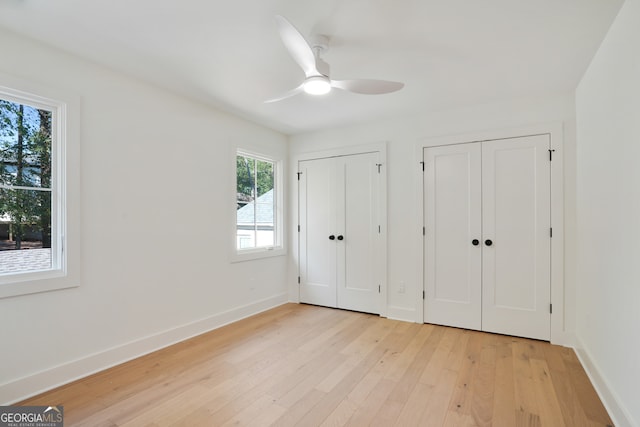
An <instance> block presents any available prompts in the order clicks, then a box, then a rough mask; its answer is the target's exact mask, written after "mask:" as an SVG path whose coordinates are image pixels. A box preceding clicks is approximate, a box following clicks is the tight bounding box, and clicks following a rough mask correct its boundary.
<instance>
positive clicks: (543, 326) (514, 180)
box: [482, 135, 551, 340]
mask: <svg viewBox="0 0 640 427" xmlns="http://www.w3.org/2000/svg"><path fill="white" fill-rule="evenodd" d="M548 150H549V137H548V135H538V136H529V137H521V138H511V139H504V140H496V141H487V142H483V143H482V196H483V204H482V206H483V207H482V228H483V242H482V244H483V248H482V251H483V252H482V254H483V267H482V271H483V275H482V289H483V292H482V330H484V331H489V332H498V333H502V334H508V335H517V336H522V337H529V338H537V339H542V340H549V339H550V334H551V332H550V326H551V316H550V313H549V304H550V301H551V296H550V288H551V286H550V285H551V282H550V280H551V279H550V271H551V240H550V239H551V237H550V227H551V224H550V223H551V219H550V218H551V215H550V213H551V207H550V162H549V151H548Z"/></svg>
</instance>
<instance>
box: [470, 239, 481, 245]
mask: <svg viewBox="0 0 640 427" xmlns="http://www.w3.org/2000/svg"><path fill="white" fill-rule="evenodd" d="M471 244H472V245H473V246H478V245H479V244H480V240H478V239H473V240H472V241H471Z"/></svg>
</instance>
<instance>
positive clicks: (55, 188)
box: [0, 74, 80, 298]
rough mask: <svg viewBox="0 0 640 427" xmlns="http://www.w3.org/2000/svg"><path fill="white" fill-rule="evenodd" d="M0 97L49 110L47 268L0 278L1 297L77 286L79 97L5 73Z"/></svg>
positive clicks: (1, 77) (1, 76)
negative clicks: (48, 240)
mask: <svg viewBox="0 0 640 427" xmlns="http://www.w3.org/2000/svg"><path fill="white" fill-rule="evenodd" d="M36 94H37V95H36ZM0 98H2V99H5V100H7V101H11V102H17V103H21V104H25V105H30V106H33V107H36V108H42V109H47V110H50V111H51V112H52V114H51V138H52V144H51V169H52V171H51V268H50V269H47V270H40V271H24V272H16V273H10V274H2V275H0V298H7V297H15V296H19V295H26V294H33V293H39V292H46V291H52V290H57V289H66V288H72V287H77V286H79V285H80V263H79V254H80V238H79V236H80V213H79V210H80V207H79V200H78V199H79V188H80V185H79V184H80V165H79V160H80V156H79V148H78V135H79V129H78V128H79V126H78V117H79V101H78V98H77V97H75V96H73V95H70V94H68V93H67V92H63V91H59V90H57V89H52V88H49V87H40V86H38V85H36V84H33V83H31V82H24V81H21V80H19V79H16V78H14V77H11V76H6V75H3V74H0Z"/></svg>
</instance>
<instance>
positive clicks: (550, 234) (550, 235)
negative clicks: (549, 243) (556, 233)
mask: <svg viewBox="0 0 640 427" xmlns="http://www.w3.org/2000/svg"><path fill="white" fill-rule="evenodd" d="M549 237H553V227H551V228H550V229H549Z"/></svg>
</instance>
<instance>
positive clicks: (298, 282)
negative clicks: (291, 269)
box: [298, 276, 300, 285]
mask: <svg viewBox="0 0 640 427" xmlns="http://www.w3.org/2000/svg"><path fill="white" fill-rule="evenodd" d="M299 284H300V276H298V285H299Z"/></svg>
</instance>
